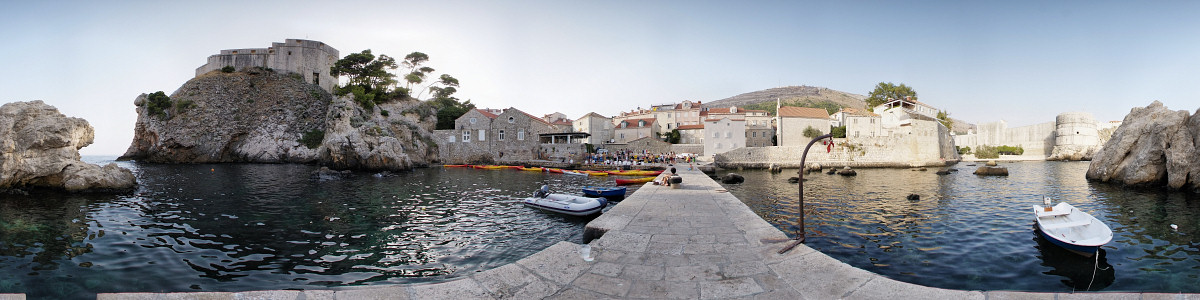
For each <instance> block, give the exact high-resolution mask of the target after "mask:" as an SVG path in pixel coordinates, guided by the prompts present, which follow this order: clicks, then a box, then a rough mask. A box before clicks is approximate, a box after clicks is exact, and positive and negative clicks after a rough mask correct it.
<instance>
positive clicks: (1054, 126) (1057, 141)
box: [954, 112, 1120, 160]
mask: <svg viewBox="0 0 1200 300" xmlns="http://www.w3.org/2000/svg"><path fill="white" fill-rule="evenodd" d="M1119 125H1120V122H1097V121H1096V118H1095V117H1093V116H1092V114H1091V113H1087V112H1066V113H1061V114H1059V115H1058V117H1057V118H1055V121H1054V122H1046V123H1039V124H1033V125H1029V126H1021V127H1015V128H1009V127H1008V123H1007V122H1005V121H1003V120H1001V121H997V122H992V123H984V124H980V125H979V126H978V129H977V130H972V131H968V132H967V134H959V135H955V136H954V144H955V145H956V146H959V147H971V148H972V149H975V148H978V147H979V146H983V145H988V146H1002V145H1003V146H1020V147H1021V148H1024V149H1025V154H1024V155H1022V156H1023V157H1025V159H1030V160H1040V159H1048V160H1091V158H1092V155H1093V154H1095V153H1096V151H1097V150H1098V149H1099V148H1100V146H1102V145H1104V142H1106V141H1108V138H1109V137H1110V136H1111V135H1112V132H1113V130H1115V129H1116V127H1117V126H1119Z"/></svg>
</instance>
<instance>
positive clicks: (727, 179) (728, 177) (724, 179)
mask: <svg viewBox="0 0 1200 300" xmlns="http://www.w3.org/2000/svg"><path fill="white" fill-rule="evenodd" d="M742 182H746V178H745V177H742V175H738V174H737V173H729V174H725V176H721V183H726V184H736V183H742Z"/></svg>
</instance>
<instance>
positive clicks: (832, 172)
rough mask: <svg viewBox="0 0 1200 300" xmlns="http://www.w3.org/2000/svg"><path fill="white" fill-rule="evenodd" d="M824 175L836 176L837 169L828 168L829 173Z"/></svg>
mask: <svg viewBox="0 0 1200 300" xmlns="http://www.w3.org/2000/svg"><path fill="white" fill-rule="evenodd" d="M825 174H826V175H833V174H837V169H833V168H830V169H829V172H825Z"/></svg>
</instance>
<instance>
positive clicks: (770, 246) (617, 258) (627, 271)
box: [0, 170, 1200, 300]
mask: <svg viewBox="0 0 1200 300" xmlns="http://www.w3.org/2000/svg"><path fill="white" fill-rule="evenodd" d="M680 176H681V177H683V182H684V183H683V184H682V185H681V188H677V189H672V188H669V187H666V186H657V185H652V184H646V185H644V186H642V187H641V188H639V189H638V190H637V191H636V192H634V193H633V194H632V195H630V196H629V197H628V198H626V199H625V200H624V201H621V202H618V204H617V205H616V206H615V207H613V208H611V209H609V211H608V212H606V213H604V215H602V216H600V217H598V218H596V219H595V220H593V221H592V222H590V223H588V225H587V226H586V229H585V233H584V236H585V239H586V241H587V243H588V245H589V246H590V248H591V251H590V252H591V258H592V260H591V261H587V260H585V259H584V257H583V255H582V254H581V253H580V252H581V251H580V250H581V248H582V246H583V245H579V244H575V243H571V242H559V243H557V244H554V245H552V246H550V247H549V248H546V249H545V250H542V251H540V252H538V253H535V254H533V255H531V256H529V257H526V258H524V259H521V260H519V261H517V262H515V263H511V264H508V265H504V266H501V267H498V268H495V269H491V270H487V271H483V272H479V273H476V274H472V275H469V276H464V277H461V278H456V279H452V280H449V281H444V282H439V283H426V284H405V285H391V286H381V287H345V288H339V289H336V290H306V291H254V292H238V293H167V294H153V293H126V294H100V295H99V297H98V298H99V299H106V300H107V299H221V300H224V299H289V300H290V299H305V300H310V299H452V300H464V299H939V300H940V299H988V300H995V299H1047V300H1050V299H1055V300H1063V299H1180V300H1200V296H1198V295H1196V294H1161V293H1160V294H1140V293H1105V292H1099V293H1086V292H1085V293H1029V292H1014V291H986V292H984V291H959V290H947V289H940V288H932V287H925V286H920V285H915V284H910V283H905V282H901V281H896V280H893V279H889V278H886V277H883V276H880V275H877V274H874V273H871V272H868V271H865V270H862V269H858V268H855V267H853V266H850V265H848V264H846V263H843V262H841V261H838V260H836V259H834V258H832V257H829V256H828V255H825V254H824V253H820V252H818V251H815V250H813V249H812V248H809V247H808V246H805V245H803V244H801V245H799V246H797V247H795V248H794V249H792V250H791V251H789V252H787V253H784V254H779V253H777V252H778V251H779V250H780V249H782V248H783V247H784V246H785V245H788V244H790V241H786V239H787V235H786V234H784V233H783V232H781V231H779V230H778V229H776V228H775V227H774V226H772V225H771V224H769V223H767V222H766V221H764V220H763V219H762V218H760V217H758V215H756V214H754V212H753V211H751V210H750V208H749V207H747V206H746V205H745V204H743V203H742V202H741V200H738V199H737V198H736V197H734V196H733V195H731V194H729V193H727V192H722V191H721V190H724V189H723V188H722V187H721V185H719V184H717V183H716V182H715V181H713V180H712V179H711V178H709V177H708V176H707V175H705V174H703V173H701V172H700V171H698V170H695V171H684V172H681V173H680ZM781 241H783V242H781ZM16 299H24V295H20V294H18V295H15V296H14V295H0V300H16Z"/></svg>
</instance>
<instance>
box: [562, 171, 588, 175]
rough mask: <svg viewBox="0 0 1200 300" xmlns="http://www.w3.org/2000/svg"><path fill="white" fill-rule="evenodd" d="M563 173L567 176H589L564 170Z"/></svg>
mask: <svg viewBox="0 0 1200 300" xmlns="http://www.w3.org/2000/svg"><path fill="white" fill-rule="evenodd" d="M562 173H563V174H567V175H577V176H588V174H587V173H584V172H579V171H571V170H563V171H562Z"/></svg>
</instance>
